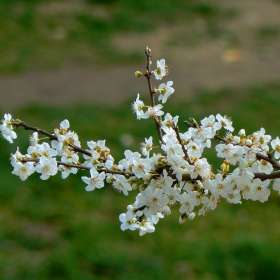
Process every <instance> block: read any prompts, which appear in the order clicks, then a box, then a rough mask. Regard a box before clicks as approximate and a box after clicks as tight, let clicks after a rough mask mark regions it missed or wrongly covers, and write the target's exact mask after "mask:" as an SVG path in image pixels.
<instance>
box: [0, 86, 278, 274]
mask: <svg viewBox="0 0 280 280" xmlns="http://www.w3.org/2000/svg"><path fill="white" fill-rule="evenodd" d="M130 102H132V101H129V102H127V103H125V104H123V106H118V107H117V108H111V107H108V106H106V107H105V106H104V107H103V106H95V105H94V104H88V105H77V106H73V107H68V108H55V107H42V106H37V105H36V104H35V105H34V106H29V107H27V108H23V109H22V110H19V111H18V112H17V114H15V115H14V117H20V118H22V119H23V120H24V121H26V122H27V123H29V124H31V125H36V126H38V127H42V128H44V129H46V130H48V131H52V129H53V128H55V127H58V126H59V123H60V121H62V120H63V119H65V118H68V119H69V121H70V124H71V127H70V128H71V129H72V130H74V131H76V132H77V133H78V134H79V136H80V138H81V141H82V145H83V147H85V145H86V141H87V140H98V139H107V142H106V144H107V146H108V147H110V148H111V152H112V155H113V156H115V157H116V158H117V159H121V157H122V156H123V151H124V150H125V149H126V148H129V149H132V150H139V143H140V142H141V141H143V139H144V137H148V136H150V135H153V136H154V143H156V139H157V135H156V132H155V129H154V122H153V120H142V121H138V120H136V118H135V117H134V116H133V115H132V112H131V110H130ZM279 105H280V85H279V84H271V85H266V86H263V87H257V86H252V87H249V88H236V89H224V90H220V91H218V92H213V91H212V92H210V91H200V92H199V93H197V94H196V99H195V100H192V101H191V102H180V103H174V102H173V103H172V99H171V100H170V102H168V103H167V104H166V105H165V107H164V109H165V112H171V113H172V114H174V115H175V114H178V115H179V116H180V122H179V125H180V129H181V131H183V130H184V126H185V125H184V124H183V120H185V119H188V118H189V117H194V118H195V119H196V120H198V121H199V120H200V119H201V118H203V117H205V116H208V115H209V114H216V113H218V112H220V113H221V114H228V115H229V116H231V117H232V119H233V121H234V127H235V128H236V131H238V129H239V128H245V129H246V132H247V133H248V134H249V133H252V132H254V131H255V130H257V129H259V128H261V127H264V128H265V129H266V131H267V132H268V133H269V134H271V135H273V137H275V136H276V135H279V131H278V120H279V118H280V111H279V110H278V107H279ZM69 112H71V114H70V113H69ZM17 133H18V134H19V139H21V140H16V141H15V145H14V146H13V148H12V146H11V145H9V144H8V143H6V142H5V141H4V140H2V141H1V154H0V160H1V169H0V185H1V187H0V200H1V208H0V209H1V212H0V223H1V227H0V249H1V250H0V278H1V279H9V280H10V279H28V280H29V279H75V280H76V279H143V278H145V279H244V280H245V279H246V280H247V279H278V278H279V273H280V271H279V267H280V262H279V249H280V243H279V236H280V228H279V226H277V225H278V223H279V207H280V201H279V197H277V196H276V194H275V193H272V195H271V196H270V198H269V201H268V202H266V203H264V204H261V203H259V202H252V201H244V202H243V204H242V205H229V204H226V203H224V202H221V203H220V205H219V207H218V208H217V209H216V210H215V211H213V212H211V213H208V214H207V215H206V217H197V218H195V219H194V220H193V221H187V222H186V223H185V224H183V225H179V224H178V209H177V207H176V206H175V207H174V208H173V209H172V214H171V216H168V217H166V218H165V219H164V220H161V221H160V222H159V224H158V225H157V227H156V232H155V233H153V234H147V235H145V236H143V237H139V236H138V234H137V233H135V232H128V231H125V232H121V230H120V228H119V226H120V223H119V221H118V215H119V214H120V213H122V212H124V211H125V209H126V205H127V204H129V203H132V202H133V201H134V198H133V194H134V193H132V194H131V195H130V196H129V197H124V196H122V195H120V194H117V193H116V192H114V191H113V190H111V186H109V185H108V186H106V187H105V188H104V189H102V190H95V191H94V192H91V193H87V192H85V191H84V187H85V184H84V183H83V182H82V180H81V179H80V178H79V176H75V175H70V177H69V178H68V179H66V180H62V179H61V178H60V177H59V175H58V176H56V177H52V178H50V179H49V180H48V181H41V180H39V178H38V177H39V176H38V174H34V175H33V176H32V177H31V178H29V179H28V180H27V181H25V182H22V181H20V179H19V178H17V177H15V176H13V175H11V174H10V172H11V170H12V168H11V166H10V165H9V162H8V157H9V154H10V153H11V152H14V150H15V146H17V145H18V146H20V147H21V150H22V152H24V151H25V149H26V148H27V145H28V143H27V139H28V135H29V132H27V131H23V130H18V131H17ZM123 134H130V135H131V136H132V137H133V139H134V142H133V143H132V144H131V145H129V146H124V144H123V142H121V141H120V139H121V138H122V135H123ZM24 139H26V143H24ZM155 152H156V150H155ZM211 161H212V162H213V164H214V166H217V168H218V166H219V164H220V161H219V160H216V161H215V156H214V155H212V159H211ZM79 174H80V175H81V174H83V172H80V171H79ZM84 174H86V173H85V172H84Z"/></svg>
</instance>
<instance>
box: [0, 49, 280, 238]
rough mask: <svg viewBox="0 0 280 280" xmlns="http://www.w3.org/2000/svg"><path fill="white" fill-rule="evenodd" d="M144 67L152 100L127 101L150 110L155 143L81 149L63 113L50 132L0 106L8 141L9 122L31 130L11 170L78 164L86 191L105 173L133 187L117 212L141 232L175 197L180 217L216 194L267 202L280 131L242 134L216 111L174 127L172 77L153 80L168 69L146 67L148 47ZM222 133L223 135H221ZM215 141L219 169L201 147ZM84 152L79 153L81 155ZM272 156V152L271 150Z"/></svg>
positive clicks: (46, 173)
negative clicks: (117, 155)
mask: <svg viewBox="0 0 280 280" xmlns="http://www.w3.org/2000/svg"><path fill="white" fill-rule="evenodd" d="M146 56H147V65H148V66H147V71H146V72H140V71H137V72H136V76H137V77H141V76H145V77H146V78H147V79H148V81H149V83H148V84H149V92H150V96H151V105H145V104H144V102H143V101H141V100H140V95H139V94H138V95H137V98H136V101H135V102H134V103H133V104H132V109H133V111H134V113H135V114H136V118H137V119H139V120H140V119H147V118H154V119H155V121H156V129H157V131H158V135H159V145H157V147H154V145H153V138H152V137H149V138H146V139H145V141H144V142H143V143H142V144H141V154H140V153H138V152H133V151H130V150H126V151H125V152H124V158H123V159H122V160H120V161H119V162H115V160H114V158H113V156H112V155H111V153H110V149H109V148H108V147H106V145H105V140H98V141H88V142H87V146H88V148H87V149H83V148H82V147H81V143H80V141H79V139H78V135H77V134H76V133H75V132H73V131H70V130H69V128H70V124H69V122H68V120H64V121H62V122H61V123H60V128H59V129H55V130H54V133H53V134H50V133H48V132H46V131H43V130H39V129H37V128H34V127H31V126H28V125H27V124H25V123H24V122H22V121H20V120H13V119H12V116H11V115H10V114H5V115H4V119H3V120H2V125H1V126H0V130H1V134H2V136H3V138H5V139H6V140H7V141H9V142H10V143H12V142H13V139H16V137H17V136H16V133H15V132H14V129H15V128H17V127H20V126H22V127H24V128H25V129H27V130H33V131H34V132H33V134H32V136H31V137H30V146H29V147H28V149H27V153H26V154H21V152H20V150H19V149H17V151H16V152H15V153H14V154H12V155H11V158H10V160H11V164H12V166H13V171H12V173H13V174H15V175H17V176H19V178H20V179H21V180H26V179H27V178H28V177H29V176H30V175H31V174H33V173H35V172H37V173H40V174H41V175H40V178H41V179H42V180H46V179H48V178H49V177H50V176H54V175H55V174H57V173H58V172H61V176H62V178H63V179H65V178H67V177H68V176H69V174H70V173H72V174H76V173H77V172H78V169H85V170H88V171H89V176H82V177H81V180H82V181H83V182H84V183H85V184H86V187H85V189H86V191H93V190H95V189H100V188H103V187H104V186H105V181H106V182H107V183H109V184H112V186H113V188H114V189H115V190H116V191H117V192H119V193H122V194H124V195H128V193H129V192H132V191H136V192H137V194H136V196H135V200H134V202H133V203H132V204H131V205H128V206H127V211H126V212H125V213H122V214H120V216H119V219H120V222H121V229H122V230H126V229H130V230H137V231H139V234H140V235H141V236H142V235H144V234H146V233H151V232H154V231H155V225H156V224H157V223H158V221H159V219H160V218H164V216H165V215H168V214H170V213H171V207H172V206H173V205H175V204H178V205H179V212H180V217H179V222H180V223H183V222H184V221H185V220H187V219H190V220H192V219H194V217H195V216H196V215H204V214H205V213H206V212H208V211H210V210H214V209H215V208H216V207H217V205H218V203H219V202H220V201H221V199H225V200H226V201H227V202H228V203H234V204H240V203H241V201H242V199H246V200H248V199H250V200H254V201H260V202H265V201H267V200H268V197H269V195H270V189H269V185H270V182H271V181H272V180H274V182H273V189H274V190H275V191H277V192H278V193H280V171H279V169H280V162H278V161H277V160H278V159H279V158H280V139H279V138H278V137H277V138H276V139H272V138H271V136H270V135H267V134H266V132H265V130H264V128H261V129H260V130H259V131H257V132H254V133H253V134H249V135H246V132H245V130H244V129H242V130H240V131H239V132H238V133H237V134H233V132H234V128H233V123H232V121H231V119H230V118H229V117H227V116H222V115H220V114H217V115H216V116H214V115H211V116H209V117H205V118H204V119H203V120H201V121H200V122H197V121H195V120H193V121H192V122H187V121H185V124H186V126H185V127H186V130H185V131H180V130H179V126H178V122H179V117H178V116H172V115H171V114H169V113H164V111H163V110H162V109H163V105H162V104H156V102H155V97H156V96H158V101H159V102H161V103H163V104H164V103H165V102H166V101H167V99H168V98H169V97H170V96H171V94H173V93H174V89H173V88H172V85H173V82H172V81H168V82H167V83H166V84H165V83H162V84H160V85H159V86H158V88H153V87H152V85H151V79H152V77H153V75H154V77H155V78H156V80H161V79H162V78H163V77H164V76H166V75H167V74H168V68H167V66H166V65H165V60H164V59H161V60H159V61H157V68H156V69H155V70H153V71H151V69H150V66H151V63H150V58H151V52H150V49H149V48H147V49H146ZM38 133H41V134H43V135H44V136H47V138H49V140H50V144H48V143H47V142H42V143H41V140H42V139H39V134H38ZM222 135H224V136H222ZM213 141H214V142H216V146H215V150H216V153H217V157H218V158H221V159H222V164H221V168H220V170H219V171H218V172H217V174H215V173H214V172H213V170H212V167H211V164H210V163H209V162H208V160H207V158H205V157H203V153H204V150H205V149H209V148H211V147H212V142H213ZM81 155H82V157H81ZM273 156H274V157H273Z"/></svg>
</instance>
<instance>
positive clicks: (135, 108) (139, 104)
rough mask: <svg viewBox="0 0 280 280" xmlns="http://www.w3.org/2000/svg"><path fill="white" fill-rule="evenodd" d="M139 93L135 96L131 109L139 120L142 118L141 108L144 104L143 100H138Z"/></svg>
mask: <svg viewBox="0 0 280 280" xmlns="http://www.w3.org/2000/svg"><path fill="white" fill-rule="evenodd" d="M139 97H140V95H139V93H138V94H137V98H136V100H135V101H134V103H133V104H132V106H131V107H132V111H133V112H134V113H135V114H136V117H137V120H140V119H142V118H143V116H144V111H143V108H144V106H145V104H144V102H143V101H141V100H139Z"/></svg>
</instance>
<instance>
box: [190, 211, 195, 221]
mask: <svg viewBox="0 0 280 280" xmlns="http://www.w3.org/2000/svg"><path fill="white" fill-rule="evenodd" d="M194 218H195V213H194V212H191V213H190V214H189V220H193V219H194Z"/></svg>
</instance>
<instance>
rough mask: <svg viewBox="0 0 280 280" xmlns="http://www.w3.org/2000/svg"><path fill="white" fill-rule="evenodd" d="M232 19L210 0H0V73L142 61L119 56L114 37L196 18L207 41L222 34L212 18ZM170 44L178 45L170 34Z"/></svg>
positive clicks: (133, 56) (123, 54) (136, 53)
mask: <svg viewBox="0 0 280 280" xmlns="http://www.w3.org/2000/svg"><path fill="white" fill-rule="evenodd" d="M233 16H235V12H234V11H233V10H230V9H228V10H222V9H220V8H219V5H217V4H216V1H213V3H209V2H206V1H197V0H185V1H182V0H173V1H171V0H154V1H129V0H106V1H103V0H86V1H75V0H74V1H63V0H60V1H52V0H49V1H48V0H9V1H6V0H0V36H1V44H0V73H14V72H18V71H23V70H27V69H35V70H36V69H46V68H49V69H53V68H55V67H60V66H61V65H65V64H67V63H68V62H69V60H70V61H77V62H79V63H84V64H90V63H103V64H104V63H105V64H115V65H116V64H119V63H131V62H135V61H139V60H140V59H142V48H141V49H140V50H134V51H132V52H123V50H120V49H117V48H116V47H114V46H113V45H112V37H113V36H114V35H116V34H126V33H135V32H138V33H143V32H146V33H149V32H150V33H151V32H154V31H155V30H157V28H158V27H159V26H162V25H166V26H168V25H171V24H174V23H183V24H188V25H192V24H193V22H194V19H195V18H196V17H199V18H201V19H203V20H204V21H205V22H207V24H206V26H207V31H206V34H203V35H204V37H205V36H206V37H207V38H208V37H209V38H212V37H217V36H219V34H221V33H222V32H224V30H221V28H220V27H219V26H218V20H220V21H221V20H224V19H230V18H232V17H233ZM227 36H230V37H234V36H233V35H231V34H228V35H227ZM192 37H193V36H192ZM202 38H203V36H200V43H201V39H202ZM196 40H197V38H194V37H193V39H191V38H189V39H188V40H187V44H190V45H192V44H195V45H196V44H197V43H199V42H196ZM170 44H171V45H172V44H182V42H181V41H180V40H179V41H178V38H177V37H176V36H175V37H174V38H170Z"/></svg>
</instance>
